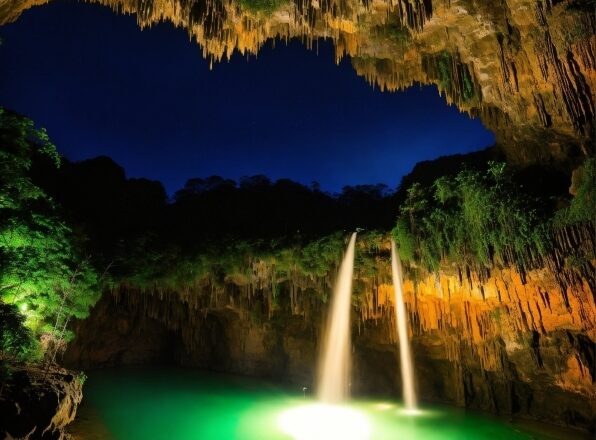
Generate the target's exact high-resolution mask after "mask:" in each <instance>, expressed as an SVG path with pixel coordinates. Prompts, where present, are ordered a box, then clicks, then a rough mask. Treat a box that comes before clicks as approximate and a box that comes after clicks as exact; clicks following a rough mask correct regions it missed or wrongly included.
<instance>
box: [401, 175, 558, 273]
mask: <svg viewBox="0 0 596 440" xmlns="http://www.w3.org/2000/svg"><path fill="white" fill-rule="evenodd" d="M533 204H534V201H532V200H530V199H529V198H528V197H527V196H525V195H524V193H523V192H522V191H521V188H520V187H519V186H518V185H516V184H515V183H514V181H513V180H512V177H511V175H510V174H509V172H508V170H507V169H506V166H505V164H502V163H490V164H489V168H488V170H487V171H486V172H479V171H470V170H464V171H461V172H459V173H458V174H457V175H456V176H454V177H447V176H444V177H441V178H439V179H437V180H436V181H435V182H434V184H433V185H432V187H430V188H425V187H422V186H421V185H419V184H414V185H412V186H411V187H410V188H409V189H408V191H407V198H406V200H405V202H404V204H403V205H402V206H401V208H400V216H399V218H398V220H397V224H396V227H395V228H394V232H393V233H394V237H395V240H396V242H397V243H398V244H399V246H400V254H401V256H402V259H403V260H404V261H407V262H410V263H413V264H418V265H422V266H423V267H424V268H426V269H427V270H431V271H436V270H438V268H439V267H440V265H441V263H445V262H450V263H457V264H460V265H462V266H465V265H467V266H470V267H474V268H478V267H479V266H480V267H487V268H488V267H492V266H493V265H495V264H498V265H506V264H522V265H523V264H524V263H525V262H526V259H527V257H528V255H529V250H530V249H536V250H537V251H539V252H543V251H544V250H545V248H546V243H547V240H546V231H545V228H544V226H543V222H542V220H541V219H540V218H539V217H538V215H537V214H536V210H535V209H534V208H533Z"/></svg>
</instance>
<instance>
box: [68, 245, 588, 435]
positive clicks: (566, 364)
mask: <svg viewBox="0 0 596 440" xmlns="http://www.w3.org/2000/svg"><path fill="white" fill-rule="evenodd" d="M375 265H376V268H375V270H374V271H369V270H365V269H362V266H360V269H358V266H357V272H356V275H355V280H354V289H355V293H354V300H353V301H354V309H355V312H354V329H353V335H354V350H355V351H354V361H355V366H354V379H353V382H352V390H353V392H355V393H380V394H387V392H388V391H390V392H392V393H396V395H398V394H397V393H399V389H400V386H401V385H400V381H399V376H398V374H399V363H398V357H397V356H398V354H397V353H398V351H397V347H396V344H397V337H396V334H395V321H394V319H395V315H394V313H393V303H392V298H393V291H392V286H391V283H390V267H389V261H388V260H387V258H384V257H383V251H381V254H380V255H379V257H378V258H377V259H376V262H375ZM244 273H245V274H246V275H245V276H244V277H227V278H226V279H225V282H224V283H223V284H215V283H212V282H211V281H209V280H208V279H203V280H202V281H201V282H197V283H194V284H193V285H189V286H186V287H183V288H180V289H179V290H176V291H172V290H162V289H158V288H157V286H156V289H154V290H148V291H145V292H140V291H138V290H135V289H134V288H132V287H131V286H126V285H123V286H120V287H119V288H117V289H115V290H113V291H112V292H111V293H107V294H106V295H105V296H104V298H103V299H102V300H101V301H100V303H98V305H97V306H96V308H95V309H94V310H93V312H92V315H91V318H90V319H89V320H86V321H82V322H79V323H77V328H76V333H77V335H78V336H77V337H76V339H75V341H74V343H73V344H71V346H70V348H69V350H68V352H67V354H66V358H65V361H66V362H67V363H69V364H72V365H76V366H77V367H89V366H98V365H119V364H122V363H143V362H155V361H156V360H161V361H169V362H172V361H174V362H176V363H179V364H183V365H191V366H198V367H202V368H209V369H214V370H219V371H227V372H235V373H241V374H249V375H258V376H267V377H272V378H275V379H278V380H284V381H289V382H292V383H295V384H297V385H299V386H300V387H301V386H308V387H312V381H313V377H314V375H313V371H314V368H315V365H316V359H317V353H318V340H319V332H320V324H321V323H322V319H323V316H324V314H325V311H326V305H325V294H324V292H326V291H327V290H328V288H329V286H330V285H332V284H333V280H332V279H331V278H329V277H324V278H316V277H312V278H298V279H295V280H293V279H285V280H283V279H277V280H276V279H275V278H274V277H272V274H273V273H274V268H272V267H271V266H268V265H267V264H266V263H264V262H262V261H255V262H253V265H252V267H250V268H247V270H246V271H244ZM571 273H575V274H576V275H574V276H571ZM578 273H579V272H575V269H564V268H563V269H558V270H557V271H556V272H555V271H553V268H552V267H545V268H540V269H531V270H527V271H526V272H525V273H520V272H519V271H518V270H516V269H511V268H502V269H494V270H492V271H491V273H490V274H488V275H483V276H482V277H479V276H478V275H477V274H474V273H473V272H472V273H468V274H465V273H464V274H462V273H461V272H459V271H457V270H450V269H449V268H445V270H442V271H441V272H440V273H437V274H428V275H425V276H418V277H417V278H412V277H410V279H409V280H407V281H406V283H405V295H406V301H407V309H408V313H409V324H410V332H411V334H412V337H413V350H414V357H415V364H416V370H417V374H418V376H419V377H420V380H419V381H418V386H419V388H420V394H421V396H422V398H423V399H426V400H430V401H441V402H449V403H453V404H457V405H460V406H466V407H474V408H481V409H484V410H489V411H493V412H496V413H499V414H512V415H520V416H529V417H535V418H539V419H543V420H546V421H549V422H556V423H560V424H566V425H570V426H574V427H580V428H583V429H587V430H590V429H593V427H594V422H595V420H594V414H596V404H595V402H596V395H595V394H594V379H595V378H594V371H595V368H596V362H595V350H594V343H593V341H594V340H595V339H596V304H595V291H594V287H593V276H590V277H589V279H586V278H583V277H582V276H579V275H578ZM562 274H563V276H562Z"/></svg>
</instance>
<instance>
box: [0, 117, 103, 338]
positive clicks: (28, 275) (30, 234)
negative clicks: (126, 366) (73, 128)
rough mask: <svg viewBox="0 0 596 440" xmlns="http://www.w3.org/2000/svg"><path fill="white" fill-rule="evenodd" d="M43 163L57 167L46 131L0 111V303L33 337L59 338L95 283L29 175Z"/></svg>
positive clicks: (80, 313) (90, 298) (81, 313)
mask: <svg viewBox="0 0 596 440" xmlns="http://www.w3.org/2000/svg"><path fill="white" fill-rule="evenodd" d="M44 159H45V160H49V161H51V162H53V163H54V165H56V166H58V165H59V163H60V161H59V156H58V154H57V152H56V150H55V148H54V146H53V145H52V144H51V142H50V141H49V139H48V136H47V134H46V132H45V131H44V130H43V129H37V128H35V126H34V125H33V122H32V121H30V120H29V119H27V118H24V117H21V116H18V115H15V114H12V113H9V112H7V111H5V110H3V109H0V301H2V302H4V303H7V304H14V305H16V306H18V308H19V309H20V311H21V313H22V314H23V315H24V316H25V318H26V319H25V324H26V326H27V327H28V328H29V329H31V330H32V331H33V333H34V335H36V336H38V335H39V334H41V333H48V332H54V333H55V334H56V337H58V338H60V339H62V338H64V336H66V335H67V332H66V323H67V320H68V319H69V318H70V316H76V317H78V318H82V317H85V316H86V315H87V313H88V309H89V306H90V305H92V304H93V303H94V302H95V301H96V299H97V294H96V290H95V289H94V287H95V284H96V281H97V280H96V276H95V272H94V271H93V270H92V268H91V267H90V265H89V264H88V263H87V262H85V261H82V260H81V258H80V256H79V254H78V252H77V249H76V246H75V243H74V240H73V238H72V235H73V234H72V231H71V230H70V228H69V227H68V226H67V225H66V224H65V223H64V222H63V221H62V220H61V219H60V217H59V215H58V209H57V207H56V205H55V203H54V201H53V200H52V199H51V198H50V197H48V196H47V195H46V194H45V193H44V191H43V190H41V189H40V188H39V187H38V186H37V185H35V184H34V182H33V181H32V179H31V177H30V174H31V173H30V169H31V166H32V163H33V162H34V160H44ZM63 329H64V331H63Z"/></svg>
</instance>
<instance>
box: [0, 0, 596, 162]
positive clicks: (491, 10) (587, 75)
mask: <svg viewBox="0 0 596 440" xmlns="http://www.w3.org/2000/svg"><path fill="white" fill-rule="evenodd" d="M92 1H93V2H95V3H100V4H102V5H105V6H108V7H110V8H111V9H112V10H114V11H115V12H118V13H123V14H134V15H135V16H136V19H137V22H138V24H139V26H140V27H142V28H145V27H149V26H152V25H154V24H156V23H159V22H169V23H172V24H173V25H174V26H177V27H181V28H184V29H186V31H187V32H188V33H189V36H190V37H191V38H192V39H193V40H194V41H196V43H197V44H198V45H199V46H200V47H201V49H202V54H203V56H204V57H206V58H207V59H209V60H210V61H211V63H218V62H225V60H227V59H229V58H230V57H231V56H232V54H233V53H234V52H239V53H242V54H257V53H258V51H259V49H260V48H261V47H262V46H263V45H264V44H265V43H267V42H268V41H270V40H276V41H278V44H279V42H284V41H288V40H290V39H300V40H302V41H303V42H304V44H305V45H306V46H307V47H309V48H313V47H314V46H316V43H317V41H318V40H319V39H321V38H326V39H331V40H332V41H333V42H334V46H335V52H336V59H337V61H339V60H341V59H342V58H343V57H346V56H348V57H349V58H350V60H351V63H352V65H353V67H354V69H355V71H356V73H357V74H358V75H361V76H363V77H364V78H366V80H367V81H368V82H369V83H370V84H371V85H372V86H374V87H377V88H379V89H382V90H384V91H396V90H401V89H405V88H407V87H410V86H412V85H414V84H417V83H418V84H435V85H436V86H437V87H438V89H439V91H440V92H441V93H442V94H444V95H445V96H446V99H447V101H448V102H449V103H451V104H454V105H456V106H457V107H458V108H459V109H460V110H461V111H465V112H468V113H469V114H471V115H472V116H476V117H480V118H481V120H482V121H483V123H484V124H485V125H486V126H487V127H488V128H490V129H491V130H493V131H494V132H495V134H496V136H497V142H498V143H499V144H500V145H501V146H502V148H503V149H504V151H505V153H506V154H507V155H508V156H509V158H510V160H512V161H518V162H531V161H536V160H553V159H554V160H556V159H557V158H561V159H565V158H566V157H569V156H570V155H573V154H576V155H577V154H579V155H583V156H585V155H587V154H591V153H592V152H593V142H594V115H595V109H594V90H595V88H596V50H595V49H596V15H595V14H594V7H595V2H594V0H573V1H569V0H568V1H560V0H559V1H557V0H494V1H488V0H290V1H284V0H198V1H197V0H195V1H193V0H92ZM44 3H47V1H45V0H42V1H40V0H0V24H3V23H8V22H11V21H14V20H17V19H18V17H19V16H20V14H21V13H23V12H24V11H25V10H27V9H28V8H31V7H33V6H37V5H41V4H44ZM305 80H308V78H305ZM315 80H316V79H315Z"/></svg>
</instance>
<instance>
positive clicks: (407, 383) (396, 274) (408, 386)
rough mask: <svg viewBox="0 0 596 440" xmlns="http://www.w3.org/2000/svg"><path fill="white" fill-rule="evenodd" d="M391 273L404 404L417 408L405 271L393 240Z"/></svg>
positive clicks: (413, 408) (407, 407) (410, 408)
mask: <svg viewBox="0 0 596 440" xmlns="http://www.w3.org/2000/svg"><path fill="white" fill-rule="evenodd" d="M391 273H392V275H393V290H394V291H395V321H396V325H397V335H398V337H399V358H400V363H401V380H402V387H403V393H404V396H403V397H404V405H405V407H406V409H407V410H415V409H416V406H417V401H416V389H415V387H414V367H413V364H412V350H411V349H410V338H409V336H408V321H407V319H408V316H407V313H406V305H405V303H404V291H403V273H402V268H401V260H400V258H399V253H398V252H397V248H396V246H395V242H394V241H393V240H391Z"/></svg>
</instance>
